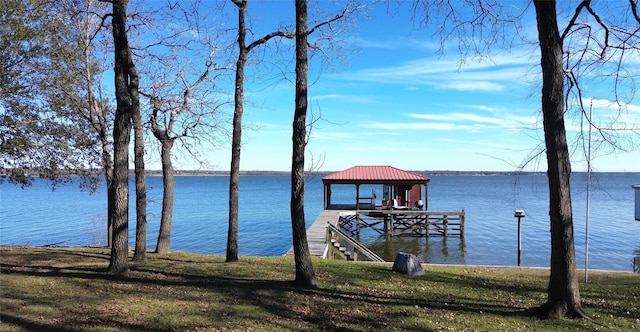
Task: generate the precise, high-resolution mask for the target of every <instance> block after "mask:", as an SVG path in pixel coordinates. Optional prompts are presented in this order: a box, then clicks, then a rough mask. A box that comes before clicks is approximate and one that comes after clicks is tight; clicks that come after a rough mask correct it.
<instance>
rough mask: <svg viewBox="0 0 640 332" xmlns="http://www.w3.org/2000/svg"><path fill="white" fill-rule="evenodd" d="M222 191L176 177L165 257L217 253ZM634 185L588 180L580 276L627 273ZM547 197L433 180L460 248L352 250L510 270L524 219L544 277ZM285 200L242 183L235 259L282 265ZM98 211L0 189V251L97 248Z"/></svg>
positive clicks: (262, 179)
mask: <svg viewBox="0 0 640 332" xmlns="http://www.w3.org/2000/svg"><path fill="white" fill-rule="evenodd" d="M427 176H428V174H427ZM228 183H229V178H228V177H225V176H217V177H187V176H185V177H176V189H175V208H174V219H173V232H172V240H171V241H172V242H171V248H172V250H173V251H189V252H196V253H209V254H224V253H225V250H226V236H227V220H228V203H227V201H228ZM636 183H640V173H598V174H595V175H593V179H592V190H591V201H590V206H591V209H590V220H589V268H591V269H607V270H622V271H631V270H632V269H633V257H634V256H633V255H634V251H635V250H638V249H639V248H640V235H639V234H640V222H638V221H635V220H634V216H633V213H634V201H633V199H634V198H633V197H634V192H633V189H632V188H631V185H633V184H636ZM147 187H148V198H149V200H150V202H149V207H148V222H149V225H148V230H149V232H148V236H147V245H148V247H149V248H150V249H154V248H155V243H156V238H157V236H158V233H157V230H158V228H159V219H160V211H161V202H162V179H161V178H160V177H148V180H147ZM546 187H547V184H546V177H545V176H537V175H523V176H511V175H497V176H432V177H431V182H430V184H429V208H430V210H441V211H442V210H453V211H456V210H462V209H464V210H465V218H466V224H465V237H464V239H460V238H456V237H450V238H442V237H431V238H415V237H394V238H393V239H392V240H391V241H389V240H386V239H385V238H384V237H380V236H378V234H377V233H375V232H374V231H372V230H367V231H365V232H363V233H362V234H361V235H362V236H361V240H362V241H363V243H364V244H365V245H367V246H369V247H371V248H372V249H373V250H374V251H376V252H377V253H378V254H380V255H381V256H383V258H385V259H387V260H393V257H394V256H395V254H396V253H397V252H398V251H407V252H411V253H414V254H416V255H419V256H420V257H421V258H422V259H423V261H425V262H429V263H447V264H468V265H476V264H478V265H516V264H517V221H516V219H515V218H514V217H513V212H514V210H515V209H524V210H525V211H526V217H525V218H524V219H523V221H522V265H523V266H541V267H546V266H549V257H550V250H549V243H550V238H549V217H548V191H547V188H546ZM132 188H133V187H132ZM354 188H355V187H353V186H344V187H342V186H337V187H334V188H333V201H334V202H335V203H339V202H342V201H344V202H352V201H353V197H354V196H355V189H354ZM585 188H586V174H575V175H574V176H573V181H572V198H573V211H574V227H575V239H576V255H577V260H578V266H579V267H584V259H585V250H584V248H585V245H584V244H585V215H586V210H585V206H586V189H585ZM364 190H366V189H364ZM289 191H290V180H289V177H288V176H243V177H241V180H240V216H239V220H240V224H239V251H240V254H241V255H256V256H273V255H282V254H284V253H285V252H286V251H287V250H288V249H289V248H290V246H291V221H290V213H289V198H290V193H289ZM378 191H379V192H381V189H379V190H378ZM322 195H323V188H322V181H321V179H320V177H315V178H311V179H309V181H308V183H307V191H306V194H305V213H306V223H307V225H308V226H309V225H311V224H312V223H313V221H314V220H315V218H316V217H317V216H318V215H319V214H320V212H321V210H322V206H323V196H322ZM378 196H380V195H378ZM132 202H133V201H132ZM378 203H380V202H378ZM105 206H106V191H105V188H104V187H102V188H100V189H99V191H98V192H97V193H95V194H91V195H90V194H89V193H87V192H83V191H80V190H79V189H78V188H77V187H75V186H64V187H59V188H57V189H56V190H55V191H51V190H50V188H49V185H48V183H47V182H45V181H36V183H35V184H34V186H33V187H31V188H27V189H24V190H23V189H20V188H19V187H16V186H13V185H11V184H8V183H6V182H5V183H3V184H0V244H5V245H8V244H13V245H48V244H58V245H61V246H85V245H104V244H105V242H106V230H105V228H106V207H105ZM134 227H135V217H134V211H133V209H132V211H131V217H130V244H131V246H133V244H134V235H135V229H134Z"/></svg>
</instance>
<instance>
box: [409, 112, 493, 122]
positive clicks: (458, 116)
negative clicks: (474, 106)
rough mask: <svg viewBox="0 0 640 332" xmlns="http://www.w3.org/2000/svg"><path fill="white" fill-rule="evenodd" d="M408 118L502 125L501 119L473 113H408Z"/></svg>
mask: <svg viewBox="0 0 640 332" xmlns="http://www.w3.org/2000/svg"><path fill="white" fill-rule="evenodd" d="M409 117H410V118H415V119H424V120H436V121H447V120H448V121H471V122H481V123H492V124H497V125H504V124H505V121H504V120H503V119H498V118H494V117H487V116H481V115H477V114H473V113H447V114H416V113H413V114H409Z"/></svg>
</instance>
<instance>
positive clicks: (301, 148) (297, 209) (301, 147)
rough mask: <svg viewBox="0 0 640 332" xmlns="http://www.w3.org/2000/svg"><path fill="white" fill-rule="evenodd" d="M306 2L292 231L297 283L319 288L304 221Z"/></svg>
mask: <svg viewBox="0 0 640 332" xmlns="http://www.w3.org/2000/svg"><path fill="white" fill-rule="evenodd" d="M307 21H308V14H307V1H306V0H296V81H295V82H296V87H295V89H296V94H295V111H294V115H293V125H292V126H293V134H292V137H291V140H292V143H293V144H292V148H293V149H292V156H291V230H292V235H293V254H294V259H295V263H296V279H295V283H296V284H297V285H300V286H304V287H312V288H316V287H318V283H317V281H316V275H315V272H314V270H313V263H312V261H311V254H310V253H309V244H308V242H307V232H306V229H307V227H306V222H305V218H304V155H305V146H306V143H307V142H306V141H307V131H306V130H307V128H306V127H307V92H308V91H307V87H308V75H309V64H308V58H307V57H308V50H309V46H308V45H307V37H308V35H309V27H308V22H307Z"/></svg>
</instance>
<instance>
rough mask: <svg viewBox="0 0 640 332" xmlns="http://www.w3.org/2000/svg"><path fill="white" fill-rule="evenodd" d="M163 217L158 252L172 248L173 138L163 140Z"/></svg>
mask: <svg viewBox="0 0 640 332" xmlns="http://www.w3.org/2000/svg"><path fill="white" fill-rule="evenodd" d="M161 142H162V152H161V156H160V158H161V159H162V184H163V188H164V189H163V193H162V217H161V219H160V232H159V233H158V243H157V245H156V253H158V254H166V253H169V251H170V249H171V223H172V220H173V191H174V186H175V182H174V178H173V164H172V162H171V148H173V140H171V139H165V140H162V141H161Z"/></svg>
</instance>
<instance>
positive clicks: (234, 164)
mask: <svg viewBox="0 0 640 332" xmlns="http://www.w3.org/2000/svg"><path fill="white" fill-rule="evenodd" d="M233 3H234V4H235V5H236V6H237V7H238V40H237V42H238V58H237V60H236V75H235V85H234V86H235V90H234V110H233V133H232V138H231V165H230V172H229V173H230V174H229V226H228V233H227V258H226V261H227V262H235V261H237V260H238V210H239V203H238V197H239V188H240V152H241V150H242V116H243V113H244V79H245V75H244V69H245V66H246V64H247V61H248V59H249V53H250V52H251V51H252V50H253V49H255V48H256V47H258V46H260V45H262V44H264V43H266V42H267V41H269V40H270V39H272V38H274V37H286V38H293V33H289V32H285V31H274V32H271V33H268V34H266V35H264V36H263V37H262V38H259V39H256V40H254V41H253V42H251V43H250V44H249V45H247V24H246V21H245V19H246V14H247V0H233Z"/></svg>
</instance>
